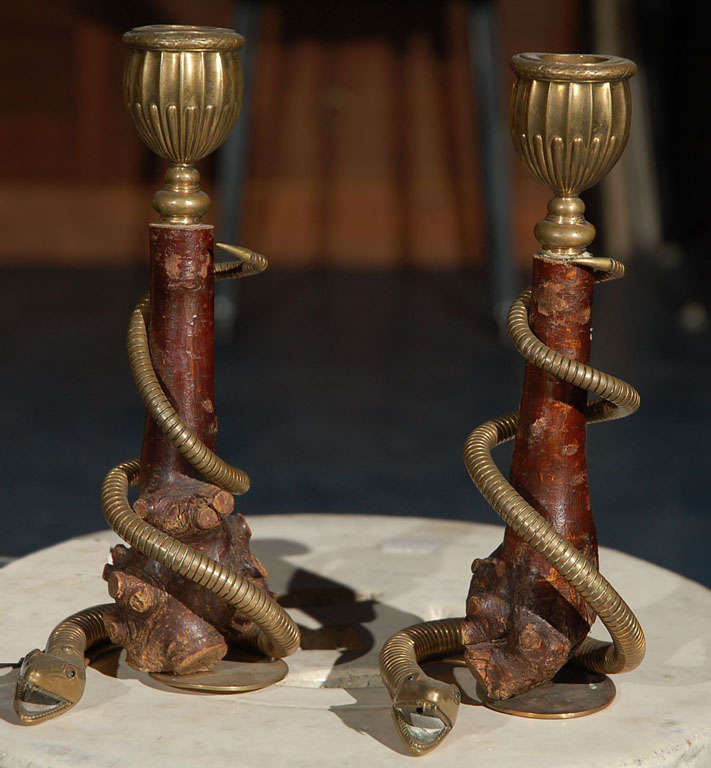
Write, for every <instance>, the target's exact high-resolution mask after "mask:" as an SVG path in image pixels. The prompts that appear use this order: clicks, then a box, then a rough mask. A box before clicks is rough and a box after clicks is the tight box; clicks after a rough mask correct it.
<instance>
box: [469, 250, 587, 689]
mask: <svg viewBox="0 0 711 768" xmlns="http://www.w3.org/2000/svg"><path fill="white" fill-rule="evenodd" d="M592 286H593V277H592V274H591V272H590V271H589V270H586V269H583V268H581V267H577V266H573V265H569V264H565V263H564V262H560V261H553V260H549V259H546V258H544V257H540V256H537V257H536V258H535V259H534V265H533V282H532V287H533V296H532V301H531V311H530V317H529V319H530V324H531V329H532V330H533V332H534V333H535V334H536V336H537V337H538V338H539V339H541V341H543V342H544V343H545V344H547V345H548V346H550V347H551V348H553V349H555V350H557V351H559V352H561V353H563V354H565V355H567V356H569V357H571V358H574V359H576V360H582V361H584V362H587V361H588V360H589V357H590V316H591V308H592ZM585 402H586V393H585V392H584V391H583V390H581V389H579V388H577V387H574V386H572V385H571V384H566V383H564V382H561V381H559V380H558V379H555V378H553V377H552V376H550V375H549V374H547V373H545V372H544V371H542V370H540V369H539V368H537V367H535V366H534V365H531V364H530V363H529V364H527V366H526V375H525V380H524V385H523V394H522V397H521V408H520V412H519V427H518V433H517V435H516V443H515V446H514V453H513V461H512V466H511V484H512V485H513V486H514V488H516V490H517V491H518V492H519V493H520V494H521V495H522V496H523V497H524V498H525V499H526V500H527V501H528V502H529V503H530V504H531V505H532V506H534V507H535V508H536V509H537V510H538V511H539V512H540V513H541V514H542V515H543V516H544V517H545V518H546V519H547V520H548V521H549V522H551V523H552V524H553V526H554V527H555V529H556V530H557V531H558V532H559V533H561V534H562V535H563V536H565V537H566V538H567V539H568V540H569V541H570V542H571V543H572V544H573V545H574V546H576V547H577V548H578V549H580V550H581V551H582V552H583V553H584V554H585V555H586V556H587V557H588V558H589V559H590V560H592V561H593V562H594V563H595V564H597V539H596V534H595V525H594V522H593V518H592V512H591V508H590V496H589V491H588V479H587V465H586V460H585V416H584V414H583V407H584V405H585ZM472 573H473V576H472V580H471V584H470V588H469V595H468V598H467V621H466V622H465V628H464V638H463V639H464V643H465V658H466V661H467V664H468V665H469V667H470V669H471V670H472V672H473V673H474V675H475V676H476V677H477V679H478V680H479V681H480V683H481V684H482V685H483V687H484V688H485V690H486V692H487V694H488V695H489V697H491V698H495V699H505V698H508V697H510V696H513V695H516V694H518V693H522V692H524V691H526V690H528V689H530V688H532V687H534V686H536V685H539V684H541V683H544V682H547V681H548V680H550V679H551V678H552V677H553V675H554V674H555V673H556V672H557V671H558V669H560V668H561V667H562V666H563V665H564V664H565V662H566V661H567V660H568V658H569V657H570V653H571V651H572V649H573V648H575V646H577V645H578V644H579V643H580V642H582V640H583V639H584V638H585V637H586V636H587V634H588V632H589V629H590V626H591V624H592V622H593V620H594V615H593V614H592V613H591V611H590V610H589V608H588V607H587V606H586V604H585V603H584V602H583V601H582V599H581V598H580V597H579V596H578V595H577V593H576V592H574V591H573V590H571V588H570V587H569V586H568V584H567V583H566V582H565V581H564V580H563V579H562V578H561V577H560V575H559V574H558V573H557V571H555V570H554V569H552V568H551V567H550V566H549V565H548V563H547V562H546V561H545V559H544V558H543V557H541V556H540V555H538V554H537V553H536V552H534V550H533V549H531V548H530V547H529V546H528V545H527V544H525V543H524V542H523V541H522V540H521V539H520V538H519V537H518V536H517V535H516V534H515V533H514V532H513V531H512V530H511V529H509V528H507V530H506V534H505V537H504V542H503V544H502V545H501V547H499V548H498V549H497V550H496V551H495V552H494V553H493V554H492V555H491V556H490V557H488V558H486V559H485V560H475V561H474V563H473V564H472Z"/></svg>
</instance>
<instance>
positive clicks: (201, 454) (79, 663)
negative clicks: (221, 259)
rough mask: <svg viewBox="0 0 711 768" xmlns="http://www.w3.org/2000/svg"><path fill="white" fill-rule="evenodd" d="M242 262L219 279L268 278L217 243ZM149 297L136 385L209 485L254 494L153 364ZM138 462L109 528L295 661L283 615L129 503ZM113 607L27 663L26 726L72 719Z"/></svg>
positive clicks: (139, 334) (122, 480)
mask: <svg viewBox="0 0 711 768" xmlns="http://www.w3.org/2000/svg"><path fill="white" fill-rule="evenodd" d="M217 246H218V247H219V248H222V249H224V250H226V251H228V252H230V253H232V254H233V255H235V256H237V259H238V260H237V261H231V262H225V263H222V264H216V265H215V267H214V271H215V278H216V279H217V280H225V279H229V278H236V277H248V276H250V275H256V274H259V273H260V272H263V271H264V270H265V269H266V268H267V260H266V259H265V258H264V257H263V256H261V255H260V254H258V253H255V252H253V251H250V250H247V249H246V248H237V247H235V246H231V245H224V244H222V243H217ZM149 309H150V298H149V297H148V296H146V297H144V298H143V299H142V300H141V301H140V302H139V303H138V304H137V305H136V307H135V309H134V310H133V312H132V314H131V319H130V322H129V326H128V333H127V342H126V346H127V348H128V358H129V364H130V366H131V371H132V373H133V377H134V380H135V382H136V386H137V387H138V390H139V392H140V394H141V397H142V399H143V401H144V403H145V405H146V408H147V409H148V412H149V413H150V415H151V417H152V418H153V419H154V420H155V422H156V423H157V424H158V425H159V426H160V428H161V429H162V430H163V432H165V434H166V435H167V436H168V437H169V438H170V439H171V440H172V442H173V444H174V445H175V447H176V448H177V449H178V450H179V451H180V453H181V454H182V455H183V456H184V457H185V459H186V460H187V461H188V462H189V463H190V464H191V465H192V467H194V469H195V470H197V471H198V472H199V473H200V474H201V475H202V476H203V477H204V478H205V480H206V481H207V482H210V483H213V484H215V485H218V486H220V487H221V488H224V489H226V490H228V491H231V492H232V493H236V494H243V493H246V492H247V491H248V490H249V485H250V480H249V475H247V473H246V472H244V471H242V470H241V469H236V468H235V467H232V466H230V465H229V464H227V463H226V462H225V461H223V460H222V459H221V458H220V457H219V456H217V454H215V453H214V452H213V451H211V450H210V449H209V448H208V447H207V446H206V445H205V444H204V443H202V442H201V441H200V439H199V438H198V436H197V435H196V434H195V433H194V432H193V431H192V430H191V429H190V428H189V427H188V426H187V425H186V424H184V423H183V422H182V421H181V419H180V417H179V416H178V414H177V412H176V411H175V409H174V408H173V406H172V405H171V403H170V401H169V400H168V397H167V396H166V394H165V392H164V391H163V389H162V387H161V385H160V383H159V381H158V378H157V376H156V373H155V369H154V368H153V364H152V362H151V357H150V350H149V345H148V334H147V330H146V322H145V315H146V314H147V312H148V310H149ZM139 466H140V465H139V462H138V461H137V460H133V461H126V462H123V463H122V464H119V465H118V466H116V467H114V468H113V469H112V470H110V472H109V473H108V474H107V476H106V478H105V480H104V482H103V485H102V488H101V506H102V509H103V512H104V516H105V517H106V520H107V522H108V524H109V525H110V526H111V528H113V530H114V531H115V532H116V533H117V534H118V535H119V536H120V537H121V538H122V539H124V540H125V541H126V542H128V543H129V544H130V545H131V546H132V547H134V548H135V549H136V550H138V551H139V552H141V553H142V554H143V555H145V556H146V557H148V558H150V559H152V560H156V561H157V562H159V563H160V564H161V565H163V566H165V567H166V568H168V569H170V570H172V571H174V572H176V573H178V574H180V575H181V576H183V577H184V578H186V579H189V580H190V581H193V582H195V583H196V584H199V585H201V586H203V587H205V589H208V590H210V591H211V592H213V593H214V594H215V595H217V597H219V598H220V599H221V600H223V601H224V602H225V603H227V604H228V605H231V606H232V607H234V609H235V610H236V611H238V612H239V613H240V614H241V615H242V616H244V617H246V618H248V619H250V620H251V621H253V622H254V624H255V625H256V626H257V634H256V637H255V638H254V642H255V644H256V646H257V647H258V648H259V650H261V651H262V652H263V653H264V654H265V655H267V656H271V657H274V658H281V657H283V656H288V655H290V654H292V653H293V652H294V651H295V650H296V649H297V648H298V647H299V642H300V637H299V629H298V627H297V625H296V624H295V623H294V621H293V620H292V619H291V618H290V617H289V615H288V614H287V613H286V611H284V609H283V608H282V607H281V606H280V605H279V604H278V603H277V602H276V601H275V600H274V599H273V598H272V597H271V596H270V595H269V594H268V593H267V592H266V591H265V590H264V589H261V588H260V587H258V586H256V585H255V584H253V583H252V582H251V581H250V580H249V579H248V578H246V577H244V576H242V575H241V574H240V573H238V572H237V571H233V570H232V569H231V568H229V567H228V566H226V565H222V564H220V563H218V562H216V561H215V560H212V559H211V558H209V557H207V556H206V555H204V554H202V553H201V552H199V551H197V550H195V549H193V548H192V547H190V546H188V545H187V544H183V543H182V542H180V541H178V540H177V539H175V538H173V537H172V536H169V535H168V534H167V533H164V532H163V531H161V530H159V529H158V528H154V527H153V526H152V525H150V524H149V523H147V522H146V521H145V520H143V519H141V518H140V517H139V516H138V515H137V514H136V513H135V512H134V511H133V509H132V507H131V505H130V503H129V501H128V496H127V494H128V488H129V486H130V485H131V484H132V483H134V482H135V481H136V480H137V479H138V472H139ZM112 605H113V604H105V605H98V606H95V607H93V608H87V609H85V610H83V611H80V612H79V613H76V614H74V615H73V616H70V617H69V618H67V619H65V620H64V621H62V622H61V623H60V624H58V625H57V627H56V628H55V629H54V630H53V631H52V633H51V634H50V636H49V639H48V641H47V645H46V647H45V650H44V651H39V650H34V651H31V652H30V653H29V654H28V655H27V656H26V657H25V658H24V659H23V661H22V665H21V667H20V672H19V675H18V680H17V686H16V689H15V698H14V707H15V711H16V712H17V714H18V717H19V718H20V721H21V722H22V723H24V724H25V725H34V724H36V723H41V722H44V721H45V720H48V719H50V718H52V717H57V716H58V715H61V714H63V713H64V712H66V711H67V710H68V709H69V708H70V707H72V706H74V704H76V703H77V701H79V699H80V698H81V696H82V694H83V692H84V683H85V670H84V666H85V659H84V655H85V652H86V650H87V649H88V648H89V647H90V646H91V645H92V644H94V643H96V642H99V641H101V640H105V639H107V638H108V633H107V631H106V628H105V626H104V621H103V616H104V612H105V611H106V609H108V608H110V607H112Z"/></svg>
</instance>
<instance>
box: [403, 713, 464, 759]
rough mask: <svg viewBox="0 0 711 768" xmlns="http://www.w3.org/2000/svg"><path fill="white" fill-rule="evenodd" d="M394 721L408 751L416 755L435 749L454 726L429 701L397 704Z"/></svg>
mask: <svg viewBox="0 0 711 768" xmlns="http://www.w3.org/2000/svg"><path fill="white" fill-rule="evenodd" d="M393 720H394V721H395V725H396V727H397V729H398V731H399V732H400V735H401V736H402V738H403V740H404V741H405V744H406V745H407V747H408V749H409V750H410V751H411V752H412V753H413V754H416V755H423V754H425V752H429V751H430V750H431V749H434V748H435V747H436V746H437V745H438V744H439V743H440V742H441V741H442V739H444V738H445V736H446V735H447V734H448V733H449V732H450V731H451V730H452V726H453V723H452V722H451V721H450V719H449V718H448V717H447V716H446V715H445V714H444V713H443V712H442V711H441V710H440V708H439V707H438V706H437V705H436V704H434V703H432V702H429V701H417V702H413V703H410V702H403V701H399V702H397V703H396V704H394V705H393Z"/></svg>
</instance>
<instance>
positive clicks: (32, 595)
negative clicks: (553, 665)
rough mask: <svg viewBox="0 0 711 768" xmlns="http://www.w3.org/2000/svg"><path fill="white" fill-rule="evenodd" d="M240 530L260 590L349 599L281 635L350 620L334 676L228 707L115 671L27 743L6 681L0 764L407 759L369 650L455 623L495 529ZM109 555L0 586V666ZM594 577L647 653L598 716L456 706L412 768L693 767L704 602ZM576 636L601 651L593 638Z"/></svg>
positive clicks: (705, 692) (218, 767) (92, 580)
mask: <svg viewBox="0 0 711 768" xmlns="http://www.w3.org/2000/svg"><path fill="white" fill-rule="evenodd" d="M251 524H252V527H253V529H254V549H255V551H256V552H257V554H258V555H259V557H260V558H261V559H262V560H263V562H264V563H265V564H266V565H267V567H268V568H269V570H270V572H271V576H270V584H271V587H272V589H274V590H275V591H277V592H279V593H284V592H286V591H287V588H290V590H293V589H297V588H303V587H304V586H305V585H306V586H308V587H309V588H310V587H313V586H314V584H316V585H317V587H318V588H319V589H323V590H326V594H331V595H337V594H338V593H337V592H333V590H336V589H337V588H338V587H339V586H340V587H343V586H346V587H348V588H350V590H352V593H353V594H354V598H355V601H356V602H355V603H352V602H351V603H350V604H347V605H343V604H342V603H341V604H340V605H338V604H331V605H329V606H327V607H325V608H314V607H313V606H311V607H310V606H309V605H306V606H305V607H304V608H300V609H294V610H293V611H292V613H293V615H294V616H295V618H296V619H297V620H298V621H299V623H301V624H302V625H304V626H307V627H310V628H312V629H314V630H316V629H318V628H319V627H320V626H321V622H320V619H321V620H323V621H325V622H326V623H328V624H344V623H348V622H349V621H350V619H349V616H353V615H355V616H356V617H358V619H359V622H360V626H359V628H358V629H357V630H356V632H357V635H358V636H359V637H361V638H362V639H363V640H364V642H365V644H366V646H367V644H368V643H372V648H371V650H370V651H368V652H365V653H363V652H361V653H360V655H359V654H358V653H357V652H354V653H353V654H351V655H356V656H358V658H355V659H352V660H350V661H348V656H344V655H343V654H342V653H341V652H339V651H338V650H310V651H299V652H298V653H297V654H295V655H294V656H292V657H291V658H290V659H289V660H288V663H289V666H290V675H289V677H288V678H287V679H286V680H285V681H283V682H282V683H280V684H278V685H276V686H274V687H272V688H270V689H267V690H264V691H258V692H254V693H249V694H243V695H237V696H227V695H225V696H223V695H199V694H190V693H183V692H178V691H174V690H170V689H167V688H165V687H163V686H161V685H160V684H158V683H155V682H153V681H152V680H150V678H148V677H147V676H146V675H142V674H140V673H136V672H134V671H133V670H130V669H128V668H126V667H122V668H121V670H120V673H119V677H118V678H112V677H108V676H105V675H103V674H101V673H99V672H97V671H96V670H94V669H89V670H88V674H87V684H86V692H85V694H84V698H83V699H82V701H81V702H80V703H79V704H78V705H77V706H76V707H75V708H74V709H73V710H71V711H70V712H69V713H67V714H66V715H64V716H63V717H60V718H58V719H56V720H52V721H48V722H47V723H44V724H42V725H39V726H35V727H30V728H27V727H22V726H20V725H18V724H17V720H16V718H15V716H14V712H13V710H12V705H11V697H12V693H13V688H14V678H15V674H16V673H15V672H9V671H4V670H0V766H2V767H3V768H5V767H6V768H16V767H20V766H21V767H22V768H29V767H30V766H31V767H32V768H60V767H61V768H65V767H66V768H80V767H83V766H91V768H134V767H135V768H143V767H144V766H146V767H147V766H150V767H151V768H164V767H165V768H167V767H168V766H170V768H183V767H185V768H197V767H198V766H202V765H210V766H211V768H222V766H230V768H231V767H232V766H239V767H240V768H252V767H254V768H257V767H259V768H266V767H268V766H284V765H286V766H289V768H301V767H302V766H338V768H350V767H354V768H355V767H356V766H366V765H367V766H391V765H396V764H397V765H405V764H406V763H407V761H409V760H412V759H413V758H410V757H406V756H405V754H404V751H403V749H402V747H401V745H400V742H399V738H398V736H397V734H396V732H395V730H394V728H393V726H392V723H391V720H390V705H389V698H388V696H387V693H386V692H385V690H384V689H383V688H382V687H381V686H380V685H379V679H378V677H377V652H378V649H379V647H380V645H381V644H382V642H383V641H384V640H385V638H386V637H387V636H388V635H389V634H391V633H392V632H394V631H396V630H398V629H400V628H402V627H404V626H406V625H408V624H411V623H413V622H416V621H420V620H423V619H425V620H426V619H434V618H442V617H445V616H456V615H461V613H462V612H463V607H464V599H465V596H466V591H467V586H468V579H469V566H470V563H471V560H472V559H473V558H474V557H476V556H484V555H486V554H488V553H489V552H490V551H491V550H492V549H494V548H495V546H496V545H497V544H498V543H499V542H500V540H501V536H502V529H501V528H498V527H495V526H485V525H475V524H468V523H461V522H445V521H434V520H424V519H413V518H397V517H366V516H341V515H339V516H329V515H275V516H265V517H256V518H254V519H252V520H251ZM115 541H116V537H115V535H114V534H112V533H111V532H109V531H107V532H101V533H97V534H94V535H90V536H84V537H82V538H79V539H74V540H72V541H68V542H66V543H64V544H60V545H58V546H55V547H52V548H50V549H46V550H43V551H40V552H37V553H35V554H33V555H30V556H28V557H25V558H22V559H20V560H17V561H16V562H14V563H11V564H10V565H8V566H6V567H5V568H3V569H2V570H0V616H2V623H1V625H0V655H1V656H2V659H1V660H12V659H16V658H19V657H20V656H22V655H23V654H24V653H26V652H27V651H28V650H30V649H31V648H35V647H38V646H42V645H43V644H44V641H45V639H46V637H47V634H48V633H49V631H50V630H51V629H52V627H53V626H54V624H56V623H57V621H59V620H60V619H62V618H64V617H65V616H66V615H68V614H70V613H72V612H73V611H75V610H78V609H80V608H83V607H85V606H87V605H92V604H95V603H99V602H106V601H107V596H106V591H105V583H104V582H103V581H102V580H101V578H100V573H101V569H102V567H103V564H104V562H105V560H106V557H107V553H108V548H109V546H110V544H112V543H114V542H115ZM660 546H663V543H660ZM601 563H602V567H603V571H604V572H605V573H606V575H607V576H608V578H610V579H611V581H612V582H613V583H614V584H615V586H616V587H617V588H618V589H619V591H620V592H621V593H622V595H623V596H624V597H625V599H626V600H627V601H628V602H629V603H630V605H631V606H632V607H633V608H634V609H635V610H636V612H637V615H638V616H639V618H640V620H641V621H642V624H643V625H644V627H645V631H646V634H647V641H648V648H649V650H648V655H647V658H646V660H645V662H644V664H643V666H642V667H640V669H639V670H637V671H635V672H633V673H631V674H629V675H625V676H619V677H616V678H615V683H616V685H617V689H618V696H617V699H616V700H615V702H614V703H613V704H612V706H611V707H610V708H608V709H607V710H605V711H603V712H600V713H598V714H596V715H592V716H590V717H586V718H582V719H579V720H570V721H542V720H527V719H523V718H516V717H509V716H506V715H502V714H499V713H496V712H492V711H490V710H487V709H484V708H483V707H480V706H467V705H463V706H462V708H461V710H460V714H459V719H458V721H457V724H456V727H455V729H454V731H453V732H452V734H451V735H450V736H449V737H448V738H447V740H446V741H445V742H444V743H443V745H442V746H441V747H439V748H438V749H436V750H435V751H434V752H432V753H431V754H430V755H427V756H425V757H423V758H420V760H422V761H423V762H427V763H432V764H434V765H437V766H438V768H439V767H441V768H447V766H455V765H456V766H457V767H458V768H461V766H462V765H466V764H468V763H470V762H474V763H475V764H476V765H477V768H489V767H490V766H491V767H492V768H493V767H494V766H495V767H496V768H507V767H509V766H512V767H515V768H520V767H521V766H525V767H526V768H537V767H538V766H541V768H577V767H580V768H582V767H583V766H586V767H589V768H592V766H595V768H617V767H618V766H620V767H621V766H649V767H650V768H657V767H659V768H661V766H670V767H671V766H697V767H699V768H701V767H702V766H711V648H710V647H709V643H710V640H709V638H711V592H709V591H708V590H706V589H705V588H703V587H701V586H700V585H698V584H695V583H694V582H691V581H688V580H686V579H684V578H682V577H681V576H678V575H677V574H674V573H671V572H669V571H666V570H664V569H662V568H659V567H657V566H654V565H651V564H649V563H645V562H643V561H640V560H637V559H635V558H632V557H629V556H627V555H624V554H621V553H619V552H614V551H611V550H605V549H603V550H602V551H601ZM307 602H308V601H307ZM593 634H596V635H597V636H599V637H604V636H605V632H604V628H602V627H599V626H597V627H596V628H595V629H594V631H593ZM339 660H340V661H341V663H338V664H337V663H336V662H337V661H339ZM344 661H345V662H346V663H343V662H344ZM324 686H328V687H324Z"/></svg>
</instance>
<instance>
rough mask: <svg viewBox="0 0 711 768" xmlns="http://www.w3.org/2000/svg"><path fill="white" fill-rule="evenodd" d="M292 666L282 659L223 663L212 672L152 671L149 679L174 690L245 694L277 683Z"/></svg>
mask: <svg viewBox="0 0 711 768" xmlns="http://www.w3.org/2000/svg"><path fill="white" fill-rule="evenodd" d="M288 671H289V667H288V666H287V665H286V662H285V661H284V660H283V659H276V660H273V661H272V660H269V659H263V660H261V659H260V660H259V661H225V660H223V661H220V662H219V663H218V664H217V665H216V666H215V668H214V669H211V670H210V671H209V672H198V673H196V674H194V675H171V674H169V673H165V672H151V673H150V676H151V677H152V678H153V679H154V680H157V681H158V682H160V683H164V684H165V685H170V686H172V687H173V688H183V689H184V690H188V691H202V692H203V693H245V692H246V691H257V690H259V689H260V688H266V687H267V686H269V685H273V684H274V683H278V682H279V681H280V680H283V679H284V678H285V677H286V674H287V672H288Z"/></svg>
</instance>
